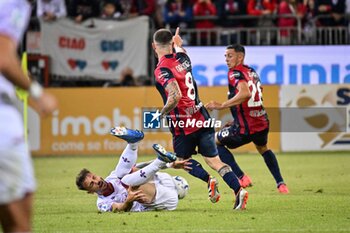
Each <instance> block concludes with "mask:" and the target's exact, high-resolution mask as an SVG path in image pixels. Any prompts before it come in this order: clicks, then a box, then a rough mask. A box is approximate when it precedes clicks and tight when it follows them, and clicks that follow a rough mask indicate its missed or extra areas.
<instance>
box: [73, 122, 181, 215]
mask: <svg viewBox="0 0 350 233" xmlns="http://www.w3.org/2000/svg"><path fill="white" fill-rule="evenodd" d="M111 134H112V135H114V136H116V137H118V138H121V139H123V140H125V141H126V142H128V145H127V146H126V148H125V149H124V151H123V153H122V154H121V156H120V159H119V162H118V164H117V166H116V168H115V170H113V171H112V172H111V173H110V175H109V176H108V177H107V178H106V179H103V178H102V177H100V176H97V175H96V174H94V173H92V172H90V171H89V170H87V169H83V170H81V171H80V173H79V174H78V176H77V178H76V184H77V186H78V188H79V189H80V190H86V191H87V192H88V193H91V194H92V193H96V194H97V195H98V198H97V208H98V210H99V211H100V212H118V211H132V212H139V211H150V210H175V209H176V207H177V204H178V199H179V198H184V196H180V197H179V196H178V194H179V193H180V191H181V190H177V188H178V187H177V186H176V184H175V181H174V180H173V177H171V176H170V175H169V174H167V173H163V172H158V171H159V170H160V169H163V168H167V167H173V168H187V167H186V166H187V165H188V162H187V161H176V156H175V154H173V153H171V152H167V151H166V150H165V149H164V148H163V147H162V146H161V145H159V144H154V145H153V149H154V150H155V151H156V153H157V155H158V158H157V159H155V160H153V161H152V162H149V163H146V164H145V163H144V164H139V165H136V166H135V164H136V160H137V149H138V142H139V141H141V140H142V139H143V137H144V134H143V132H141V131H138V130H131V129H127V128H125V127H115V128H113V129H112V130H111ZM139 168H140V169H139ZM186 188H188V187H186ZM178 192H179V193H178Z"/></svg>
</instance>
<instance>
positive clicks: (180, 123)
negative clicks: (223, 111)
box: [152, 28, 248, 210]
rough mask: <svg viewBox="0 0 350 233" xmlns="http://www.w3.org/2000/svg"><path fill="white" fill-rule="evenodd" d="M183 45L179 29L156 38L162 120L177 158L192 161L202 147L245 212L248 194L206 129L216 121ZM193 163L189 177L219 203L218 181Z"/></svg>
mask: <svg viewBox="0 0 350 233" xmlns="http://www.w3.org/2000/svg"><path fill="white" fill-rule="evenodd" d="M182 42H183V41H182V39H181V37H180V35H179V28H177V29H176V33H175V35H174V36H173V35H172V33H171V32H170V31H169V30H167V29H160V30H158V31H156V32H155V33H154V35H153V43H152V47H153V49H154V51H155V53H156V55H157V57H158V64H157V67H156V69H155V71H154V75H155V79H156V87H157V89H158V91H159V93H160V94H161V96H162V98H163V102H164V107H163V109H162V110H161V116H160V117H167V119H168V122H169V124H170V127H169V128H170V129H171V132H172V134H173V147H174V151H175V153H176V155H177V156H178V157H180V158H182V159H189V158H191V156H192V154H195V153H196V147H198V151H199V153H201V154H202V155H203V158H204V160H205V162H206V163H207V164H208V165H209V166H210V167H211V168H212V169H214V170H215V171H217V172H218V173H219V174H220V176H221V177H222V178H223V180H224V181H225V182H226V184H227V185H228V186H229V187H230V188H231V189H232V190H233V191H234V193H235V195H236V201H235V204H234V209H237V210H239V209H245V206H246V203H247V199H248V192H247V191H246V190H244V189H242V188H241V185H240V183H239V180H238V178H237V177H236V175H235V174H234V173H233V172H232V169H231V167H230V166H228V165H227V164H225V163H223V162H222V161H221V160H220V158H219V156H218V150H217V148H216V145H215V140H214V136H215V131H214V127H213V126H212V124H209V127H203V125H205V122H210V121H212V120H213V119H211V117H210V115H209V113H208V111H207V110H206V109H205V107H204V106H203V103H202V102H201V101H200V100H199V95H198V90H197V85H196V81H195V79H194V78H193V76H192V66H191V60H190V58H189V57H188V55H187V54H186V51H185V49H184V48H182ZM173 49H175V53H173ZM192 123H193V124H192ZM190 162H191V168H192V169H191V170H190V172H189V173H190V174H191V175H193V176H195V177H197V178H199V179H201V180H203V181H204V182H208V188H209V199H210V200H211V201H212V202H213V203H215V202H217V201H218V200H219V198H220V195H219V192H218V188H217V182H216V180H215V179H212V178H211V177H210V176H209V174H208V172H207V171H205V170H204V168H203V167H202V166H201V164H200V163H198V162H197V161H196V160H194V159H190Z"/></svg>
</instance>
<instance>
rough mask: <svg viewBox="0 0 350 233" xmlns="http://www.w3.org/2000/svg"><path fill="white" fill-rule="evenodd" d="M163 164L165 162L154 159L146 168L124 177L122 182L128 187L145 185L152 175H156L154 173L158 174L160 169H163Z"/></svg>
mask: <svg viewBox="0 0 350 233" xmlns="http://www.w3.org/2000/svg"><path fill="white" fill-rule="evenodd" d="M165 164H166V163H165V162H163V161H161V160H159V159H155V160H154V161H153V162H152V163H150V164H149V165H147V166H146V167H144V168H142V169H140V170H138V171H136V172H134V173H131V174H128V175H125V176H124V177H123V179H122V182H123V183H124V184H126V185H128V186H139V185H141V184H145V183H147V182H148V181H149V180H150V179H152V178H153V176H154V174H156V172H158V171H159V170H160V169H161V168H162V167H164V165H165Z"/></svg>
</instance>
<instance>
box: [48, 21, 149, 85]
mask: <svg viewBox="0 0 350 233" xmlns="http://www.w3.org/2000/svg"><path fill="white" fill-rule="evenodd" d="M148 22H149V21H148V18H147V17H145V16H143V17H137V18H134V19H130V20H125V21H114V20H100V19H91V20H86V21H85V22H84V23H83V24H77V23H75V22H74V21H72V20H69V19H61V20H58V21H57V22H54V23H48V22H44V21H42V22H41V30H42V38H41V41H42V45H41V54H44V55H48V56H49V57H50V59H51V65H52V66H51V73H52V74H55V75H62V76H69V77H72V76H76V77H79V76H80V77H81V76H89V77H93V78H100V79H118V77H119V73H120V71H121V70H122V69H123V68H125V67H127V66H128V67H131V68H132V69H133V71H134V74H135V75H136V76H139V75H146V71H147V48H148V46H149V45H148V33H149V26H148Z"/></svg>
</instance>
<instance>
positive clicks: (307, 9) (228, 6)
mask: <svg viewBox="0 0 350 233" xmlns="http://www.w3.org/2000/svg"><path fill="white" fill-rule="evenodd" d="M31 2H32V5H33V13H32V17H33V18H42V19H43V20H47V21H53V20H56V19H57V18H60V17H69V18H71V19H72V20H74V21H75V22H76V23H81V22H83V21H85V20H88V19H89V18H102V19H116V20H123V19H128V18H131V17H136V16H140V15H147V16H149V18H150V22H151V24H150V25H151V27H152V28H153V29H157V28H162V27H167V28H170V29H175V28H176V27H178V26H179V27H181V29H182V30H186V29H196V30H202V32H201V33H200V36H199V37H198V36H197V38H189V37H186V36H184V38H185V39H186V43H188V44H190V45H199V44H207V45H214V44H215V42H214V41H215V40H216V39H217V38H215V37H217V35H214V34H213V35H210V36H208V32H204V31H203V30H207V29H215V28H221V29H232V28H260V27H266V28H276V27H280V28H281V30H279V32H278V34H279V35H278V36H279V38H280V40H279V43H278V44H291V43H292V44H293V38H295V36H294V35H293V33H295V32H293V30H289V29H288V27H291V28H292V27H296V26H297V25H298V24H299V26H301V28H303V30H304V33H305V34H307V33H308V31H310V30H312V27H321V26H323V27H337V26H347V25H348V20H347V17H346V16H347V15H346V14H347V13H348V12H349V11H350V9H349V8H350V0H31ZM284 28H287V29H286V30H284ZM276 33H277V32H275V34H271V35H269V37H276V36H277V35H276ZM265 34H266V33H265ZM265 34H264V32H262V33H261V35H259V37H260V39H259V40H261V41H259V43H256V44H273V41H274V40H270V41H269V42H266V43H264V41H263V40H264V38H265V37H266V35H265ZM222 36H223V34H221V37H222ZM230 36H231V37H232V35H230ZM239 36H240V37H241V40H240V41H239V42H243V44H249V42H248V43H244V42H245V40H246V38H245V37H246V35H245V34H244V33H241V34H240V35H239ZM208 38H209V40H212V41H207V40H208ZM210 38H211V39H210ZM220 39H221V41H222V43H221V44H223V45H224V44H225V42H231V41H232V38H230V39H229V40H224V39H223V38H220ZM199 40H200V41H199ZM253 40H255V41H256V40H257V39H256V38H253ZM271 41H272V43H271Z"/></svg>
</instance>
